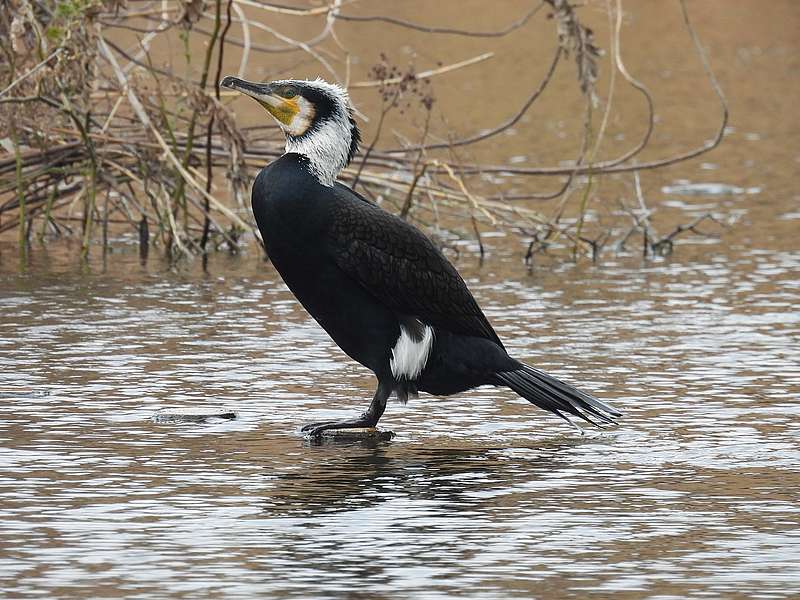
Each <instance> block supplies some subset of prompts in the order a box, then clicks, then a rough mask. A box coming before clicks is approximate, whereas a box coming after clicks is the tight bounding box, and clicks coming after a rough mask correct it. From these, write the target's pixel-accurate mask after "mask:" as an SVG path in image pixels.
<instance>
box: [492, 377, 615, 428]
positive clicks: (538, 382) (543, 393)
mask: <svg viewBox="0 0 800 600" xmlns="http://www.w3.org/2000/svg"><path fill="white" fill-rule="evenodd" d="M495 377H497V379H498V382H499V383H501V384H503V385H506V386H508V387H510V388H511V389H512V390H514V391H515V392H516V393H518V394H519V395H520V396H522V397H523V398H525V399H526V400H527V401H528V402H530V403H532V404H535V405H536V406H538V407H539V408H543V409H545V410H549V411H550V412H552V413H554V414H556V415H558V416H559V417H561V418H562V419H564V420H565V421H566V422H567V423H569V424H570V425H572V426H573V427H576V428H577V429H578V430H579V431H583V430H582V429H581V428H580V427H578V426H577V425H576V424H575V423H574V422H573V421H572V420H571V419H569V417H567V416H566V414H569V415H573V416H575V417H579V418H581V419H583V420H585V421H588V422H589V423H591V424H592V425H595V426H597V427H602V426H603V425H604V424H613V423H615V422H616V421H615V418H617V417H621V416H622V413H621V412H619V411H618V410H616V409H614V408H612V407H611V406H608V405H607V404H604V403H603V402H600V401H599V400H598V399H597V398H593V397H592V396H590V395H589V394H586V393H584V392H582V391H580V390H578V389H576V388H574V387H572V386H571V385H569V384H566V383H564V382H563V381H559V380H558V379H556V378H555V377H553V376H551V375H548V374H547V373H545V372H544V371H540V370H539V369H534V368H533V367H529V366H528V365H522V368H521V369H518V370H516V371H502V372H500V373H497V374H496V375H495ZM564 413H566V414H564Z"/></svg>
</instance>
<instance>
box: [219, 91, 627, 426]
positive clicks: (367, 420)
mask: <svg viewBox="0 0 800 600" xmlns="http://www.w3.org/2000/svg"><path fill="white" fill-rule="evenodd" d="M221 85H222V86H224V87H226V88H230V89H233V90H238V91H239V92H242V93H244V94H247V95H248V96H251V97H252V98H254V99H255V100H256V101H257V102H258V103H259V104H261V105H262V106H263V107H264V108H265V109H266V110H267V111H268V112H269V113H270V114H271V115H272V116H273V117H274V118H275V120H276V121H277V122H278V125H279V126H280V127H281V129H282V130H283V132H284V133H285V134H286V153H285V154H284V155H283V156H281V157H280V158H279V159H278V160H276V161H274V162H272V163H270V164H269V165H267V166H266V167H265V168H264V169H262V171H261V172H260V173H259V174H258V177H257V178H256V180H255V183H254V184H253V194H252V202H253V213H254V215H255V218H256V222H257V223H258V228H259V230H260V231H261V236H262V238H263V240H264V244H265V247H266V251H267V254H268V255H269V258H270V259H271V261H272V263H273V264H274V265H275V268H276V269H277V270H278V272H279V273H280V274H281V277H283V280H284V281H285V282H286V285H288V286H289V289H290V290H291V291H292V293H293V294H294V295H295V296H296V297H297V299H298V300H299V301H300V303H301V304H302V305H303V306H304V307H305V308H306V310H307V311H308V312H309V313H310V314H311V316H312V317H314V319H316V321H317V322H318V323H319V324H320V325H321V326H322V328H323V329H324V330H325V331H326V332H328V334H329V335H330V336H331V338H333V341H335V342H336V343H337V344H338V345H339V347H340V348H341V349H342V350H344V352H345V353H347V355H348V356H350V357H351V358H353V359H355V360H356V361H358V362H359V363H361V364H362V365H364V366H365V367H367V368H368V369H371V370H372V371H373V372H374V373H375V376H376V377H377V379H378V387H377V389H376V391H375V396H374V397H373V399H372V403H371V404H370V405H369V408H368V409H367V411H366V412H365V413H363V414H362V415H361V416H360V417H358V418H355V419H350V420H346V421H333V422H324V423H314V424H312V425H307V426H305V427H303V431H305V432H307V433H309V434H310V435H311V436H318V435H319V434H321V433H322V432H323V431H325V430H328V429H346V428H357V427H374V426H375V425H376V424H377V423H378V420H379V419H380V418H381V415H383V412H384V410H385V408H386V401H387V400H388V398H389V397H390V396H391V395H392V393H394V394H396V395H397V397H398V398H399V399H400V400H401V401H407V400H408V397H409V396H414V397H415V396H416V395H417V392H418V391H423V392H428V393H430V394H436V395H450V394H456V393H458V392H462V391H464V390H468V389H470V388H474V387H477V386H480V385H496V386H506V387H509V388H511V389H512V390H514V391H515V392H516V393H517V394H519V395H520V396H522V397H523V398H525V399H526V400H528V401H530V402H532V403H533V404H535V405H536V406H539V407H541V408H543V409H546V410H549V411H551V412H553V413H555V414H556V415H558V416H559V417H561V418H563V419H565V420H567V421H568V422H570V423H571V421H570V420H569V419H568V418H567V417H566V416H565V415H567V414H569V415H574V416H577V417H581V418H583V419H585V420H586V421H589V422H590V423H594V424H598V423H612V422H613V421H614V418H615V417H618V416H620V413H619V412H617V411H616V410H615V409H613V408H611V407H610V406H608V405H606V404H604V403H602V402H600V401H599V400H597V399H596V398H593V397H592V396H590V395H589V394H586V393H584V392H581V391H580V390H577V389H575V388H574V387H572V386H571V385H568V384H566V383H564V382H562V381H559V380H558V379H556V378H554V377H552V376H550V375H548V374H547V373H544V372H543V371H540V370H539V369H536V368H534V367H531V366H528V365H526V364H523V363H521V362H519V361H517V360H515V359H513V358H511V357H510V356H509V355H508V353H507V352H506V350H505V348H504V347H503V343H502V342H501V341H500V339H499V338H498V337H497V334H496V333H495V331H494V329H492V326H491V324H490V323H489V321H488V320H487V319H486V316H485V315H484V314H483V312H482V311H481V309H480V307H479V306H478V304H477V302H476V301H475V299H474V298H473V297H472V294H471V293H470V291H469V289H467V286H466V284H465V283H464V280H463V279H462V278H461V276H460V275H459V274H458V272H457V271H456V269H455V268H454V267H453V265H451V264H450V262H448V260H447V259H446V258H445V257H444V256H443V255H442V253H441V252H440V251H439V250H438V249H437V248H436V246H435V245H434V244H433V243H432V242H431V241H430V240H429V239H428V238H427V237H426V236H425V235H424V234H423V233H422V232H420V231H419V230H418V229H416V228H415V227H413V226H412V225H410V224H409V223H406V222H405V221H403V220H402V219H400V218H398V217H396V216H394V215H392V214H390V213H388V212H386V211H385V210H383V209H381V208H380V207H379V206H377V205H375V204H373V203H372V202H370V201H369V200H367V199H365V198H363V197H362V196H360V195H359V194H357V193H356V192H355V191H353V190H352V189H350V188H349V187H347V186H345V185H342V184H341V183H339V182H337V181H336V178H337V175H338V174H339V172H340V171H341V170H342V169H343V168H344V167H346V166H347V165H348V163H349V162H350V160H351V159H352V158H353V155H354V154H355V153H356V151H357V149H358V144H359V141H360V135H359V132H358V128H357V127H356V123H355V121H354V120H353V117H352V113H351V107H350V104H349V99H348V96H347V92H346V91H345V90H344V89H342V88H341V87H339V86H338V85H333V84H330V83H327V82H325V81H322V80H320V79H317V80H316V81H300V80H286V81H273V82H270V83H251V82H248V81H244V80H242V79H238V78H236V77H225V79H223V80H222V83H221Z"/></svg>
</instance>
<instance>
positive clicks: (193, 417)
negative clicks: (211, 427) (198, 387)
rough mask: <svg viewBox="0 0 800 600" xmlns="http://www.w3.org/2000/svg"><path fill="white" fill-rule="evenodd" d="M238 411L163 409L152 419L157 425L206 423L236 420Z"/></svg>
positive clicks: (202, 407)
mask: <svg viewBox="0 0 800 600" xmlns="http://www.w3.org/2000/svg"><path fill="white" fill-rule="evenodd" d="M235 418H236V411H234V410H231V409H229V408H220V407H216V408H207V407H204V406H200V407H188V408H163V409H161V410H159V411H158V412H157V413H156V414H154V415H153V416H152V417H151V419H152V420H153V421H154V422H155V423H204V422H206V421H207V420H209V419H235Z"/></svg>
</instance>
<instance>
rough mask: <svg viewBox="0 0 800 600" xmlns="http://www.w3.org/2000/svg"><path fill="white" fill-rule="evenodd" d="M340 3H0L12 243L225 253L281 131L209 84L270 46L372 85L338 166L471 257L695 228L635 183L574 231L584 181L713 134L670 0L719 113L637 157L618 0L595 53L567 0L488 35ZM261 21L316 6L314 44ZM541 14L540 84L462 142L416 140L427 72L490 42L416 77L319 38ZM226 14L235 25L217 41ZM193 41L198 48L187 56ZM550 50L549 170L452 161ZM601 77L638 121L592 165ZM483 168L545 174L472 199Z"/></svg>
mask: <svg viewBox="0 0 800 600" xmlns="http://www.w3.org/2000/svg"><path fill="white" fill-rule="evenodd" d="M352 4H353V1H350V2H347V1H342V0H330V2H329V3H327V4H324V5H313V6H310V7H306V8H288V7H285V6H281V5H277V4H271V3H266V2H256V1H254V0H159V1H136V0H67V1H55V0H8V1H7V2H5V3H4V7H3V9H2V11H0V50H1V51H2V54H1V56H2V62H0V143H2V150H0V234H2V233H3V232H8V231H12V230H16V231H17V232H18V239H19V244H20V246H21V247H23V248H25V247H27V245H28V244H30V243H31V240H33V239H38V240H39V241H41V242H45V241H46V240H48V239H51V238H53V237H58V236H63V235H74V236H79V237H80V239H81V247H82V255H83V256H84V257H86V256H88V254H89V252H90V249H91V248H92V247H99V246H102V248H103V249H105V248H106V246H107V244H108V239H109V230H110V229H112V230H114V231H120V230H125V229H128V230H131V231H134V232H136V234H137V235H138V239H139V243H140V245H141V250H142V252H146V251H147V248H148V247H149V245H151V244H158V245H159V246H161V247H163V248H164V249H165V250H166V252H168V253H169V255H170V256H172V257H173V258H174V259H176V260H177V259H179V258H180V257H186V256H191V255H197V254H205V253H207V252H209V251H211V250H216V249H219V248H228V249H230V250H231V251H235V250H237V249H238V248H240V247H241V245H242V244H244V243H246V241H247V240H251V239H253V237H255V238H256V239H257V237H258V232H257V231H256V230H255V228H254V226H253V222H252V218H251V215H250V211H249V208H248V202H247V197H248V193H249V184H250V181H251V178H252V176H253V175H254V174H255V173H256V172H257V169H259V168H260V167H261V166H262V165H263V164H264V162H265V161H266V160H268V159H270V158H272V157H276V156H279V155H280V154H281V153H282V146H283V141H282V139H281V136H280V135H277V132H276V130H275V128H273V127H267V128H265V127H249V128H247V127H238V126H237V125H236V123H235V122H234V119H233V116H232V114H231V112H230V110H229V108H228V107H227V106H226V102H225V101H224V100H225V99H224V98H223V96H222V94H221V91H220V88H219V81H220V79H221V77H222V75H224V74H226V73H224V72H223V63H224V61H225V60H226V59H228V60H231V57H236V58H237V59H238V63H239V67H238V73H239V75H240V76H246V73H247V71H248V63H249V62H250V61H252V60H253V57H254V56H256V55H258V54H259V53H267V54H268V53H271V52H295V53H298V54H300V55H305V56H306V57H308V58H309V59H310V60H312V61H314V62H315V63H317V65H318V67H319V72H320V74H321V75H322V76H323V77H325V78H327V79H331V80H338V81H339V82H340V83H342V84H343V85H346V86H349V87H351V88H359V87H368V88H369V87H372V88H374V89H375V90H376V91H377V93H379V94H380V99H381V101H382V110H381V113H380V114H378V115H372V117H373V119H377V126H376V133H375V135H374V136H373V137H372V139H368V140H367V142H366V143H365V144H364V147H363V148H362V151H361V154H360V155H359V156H357V157H356V159H355V161H354V162H353V163H352V164H351V165H350V167H349V168H348V169H347V170H346V171H345V172H344V173H343V179H344V180H345V182H346V183H348V184H350V185H352V186H354V187H357V188H359V191H361V192H362V193H364V194H366V195H368V196H369V197H371V198H373V199H375V200H376V201H379V202H381V203H382V204H383V205H384V206H385V207H386V208H387V209H389V210H393V211H395V212H397V213H398V214H399V215H401V216H402V217H403V218H405V219H411V220H413V221H415V222H417V223H418V224H421V225H433V224H436V225H437V226H439V227H445V228H446V226H447V225H446V223H459V224H460V225H461V227H460V230H461V231H468V232H471V233H470V235H472V234H474V236H475V238H476V240H477V241H478V246H479V248H480V250H481V252H483V244H482V242H481V231H482V230H483V231H486V230H487V229H492V230H503V231H506V232H508V233H510V234H513V235H516V236H518V237H520V238H521V239H523V240H524V241H525V242H526V243H527V245H528V257H530V256H532V255H533V254H535V253H536V252H538V251H541V250H542V249H545V248H547V247H548V246H549V245H551V244H552V243H553V242H554V241H555V240H561V241H562V242H566V243H567V245H568V246H569V247H571V248H572V250H573V253H574V254H576V255H577V254H589V255H592V256H595V255H596V254H597V253H598V252H599V251H600V249H601V248H602V247H603V246H604V245H607V243H608V242H609V240H611V238H612V237H613V236H614V235H616V236H617V239H616V242H617V245H618V246H619V245H620V244H624V242H625V241H626V240H627V239H629V238H630V237H631V236H632V235H633V234H634V233H636V232H639V233H641V235H642V240H643V250H644V252H645V253H647V252H659V251H662V252H663V251H667V250H669V249H671V247H672V240H673V239H674V237H675V236H676V235H678V234H679V233H681V232H682V231H684V230H686V229H688V228H693V227H694V226H695V225H696V223H694V224H690V225H688V226H684V227H683V228H682V229H680V230H679V231H676V232H673V233H672V234H670V235H669V236H667V237H659V236H656V235H655V234H653V233H652V232H653V229H652V227H651V225H650V223H649V219H648V215H649V212H648V210H647V207H646V206H645V204H644V199H643V198H642V197H641V195H638V204H637V205H636V206H632V207H630V208H629V209H626V211H627V216H626V217H624V218H626V219H627V223H628V225H627V226H625V227H618V228H616V229H614V231H613V232H612V231H607V232H603V233H602V234H601V235H600V237H596V238H594V239H590V238H588V237H587V236H586V234H585V228H584V225H585V219H584V216H585V214H586V208H587V198H588V195H589V190H590V189H591V186H592V182H593V180H594V179H596V178H598V177H601V176H604V175H607V174H610V173H621V172H630V173H633V174H637V173H638V172H639V171H641V170H644V169H657V168H660V167H663V166H667V165H671V164H675V163H677V162H680V161H684V160H688V159H691V158H694V157H696V156H698V155H700V154H702V153H704V152H707V151H708V150H710V149H712V148H714V147H715V146H717V145H718V144H719V143H720V141H721V139H722V135H723V130H724V128H725V125H726V122H727V107H726V104H725V100H724V97H723V96H722V92H721V91H720V89H719V86H718V85H717V83H716V81H715V79H714V76H713V74H712V72H711V70H710V67H709V65H708V62H707V59H706V56H705V54H704V51H703V50H702V47H701V45H700V43H699V41H698V39H697V36H696V34H695V32H694V30H693V29H692V27H691V23H690V20H689V16H688V14H687V12H686V7H685V5H684V3H683V0H679V5H680V8H681V10H682V11H683V15H684V19H685V25H686V27H687V28H688V30H689V32H690V34H691V36H692V39H693V41H694V43H695V47H696V50H697V52H698V54H699V56H700V58H701V60H702V63H703V66H704V68H705V70H706V72H707V74H708V76H709V79H710V82H711V85H712V86H713V88H714V90H715V91H716V93H717V95H718V96H719V99H720V102H721V104H722V119H721V123H720V126H719V130H718V134H717V136H716V137H715V138H714V139H713V140H711V141H709V142H706V143H705V144H703V145H702V146H700V147H698V148H694V149H691V150H688V151H686V152H683V153H681V154H679V155H677V156H672V157H669V158H666V159H663V160H658V161H651V162H639V161H637V160H636V157H637V156H638V155H639V154H640V153H641V151H642V150H643V149H644V148H646V147H647V146H648V144H649V142H650V137H651V133H652V131H653V124H654V104H653V99H652V96H651V94H650V92H649V91H648V89H647V88H646V87H645V86H644V85H643V84H642V83H641V82H639V81H637V80H636V79H635V78H634V77H633V76H631V75H630V74H629V73H628V71H627V69H626V68H625V65H624V62H623V59H622V56H621V53H620V49H619V34H620V28H621V23H622V14H623V7H622V0H607V1H606V2H605V4H604V5H603V6H604V8H605V9H606V10H607V13H608V18H609V21H610V23H611V28H610V29H611V31H612V36H611V38H610V40H609V42H610V47H609V48H608V49H607V52H605V53H604V52H603V51H602V50H600V48H599V47H598V46H597V43H596V41H595V40H594V37H593V32H592V31H591V30H590V29H589V28H588V27H586V26H585V25H584V24H583V23H582V21H581V19H580V15H579V10H580V9H579V8H577V7H576V6H575V5H573V4H570V3H569V2H568V1H567V0H543V1H541V2H533V3H532V6H531V8H530V10H529V11H528V12H527V13H525V14H524V15H522V16H520V17H519V18H518V19H516V20H515V21H513V22H512V23H511V24H510V25H509V26H508V27H506V28H505V29H503V30H500V31H464V30H458V29H451V28H446V27H431V26H426V25H420V24H417V23H412V22H408V21H404V20H401V19H398V18H395V17H393V16H391V15H374V16H363V15H357V14H350V5H352ZM245 9H247V12H245ZM276 16H281V17H282V18H285V17H293V18H297V19H304V18H315V19H319V20H321V22H322V23H323V26H322V30H321V31H320V33H319V34H318V35H316V36H315V37H314V38H313V39H310V40H305V41H300V40H296V39H293V38H292V37H290V36H289V35H287V34H285V33H284V32H282V31H280V30H279V29H277V28H275V27H273V26H272V25H271V22H272V18H273V17H276ZM544 16H547V17H549V18H551V20H552V22H553V24H554V28H555V32H554V36H553V55H552V58H551V60H550V63H549V67H548V69H547V71H546V73H545V75H544V77H543V79H542V80H541V81H540V82H539V83H538V84H537V85H536V86H535V87H534V89H533V90H532V91H531V93H530V95H529V96H528V97H527V98H525V99H524V100H523V101H522V102H521V105H520V108H519V110H518V111H517V112H516V113H515V114H512V115H508V116H506V117H504V118H503V119H502V120H500V121H499V122H498V123H497V124H496V125H495V126H494V127H491V128H489V129H488V130H484V131H481V132H480V133H476V134H473V135H468V136H465V137H461V138H458V137H452V136H451V137H450V138H449V139H441V138H437V139H433V140H432V139H431V138H432V136H431V135H430V123H431V118H430V115H431V111H432V109H433V106H434V105H435V96H434V94H433V93H432V91H431V87H432V86H431V85H430V83H429V82H430V81H431V80H432V79H434V78H436V77H438V76H439V75H441V74H443V73H447V72H449V71H452V70H455V69H462V68H480V66H479V65H480V63H482V62H483V61H486V60H488V59H489V58H490V57H491V54H490V53H485V54H482V55H479V56H476V57H474V58H472V59H469V60H466V61H461V62H454V63H450V64H440V65H439V66H437V67H436V68H434V69H430V70H427V71H421V72H416V71H415V70H414V69H412V68H403V69H401V68H399V67H397V66H396V65H392V64H391V63H390V62H389V60H388V59H387V57H386V56H383V55H382V56H381V58H380V61H379V62H378V64H376V65H375V66H374V67H373V68H372V69H371V71H370V79H369V80H367V81H363V82H352V81H350V80H349V65H350V59H351V56H350V54H349V52H348V51H347V49H346V48H344V47H343V46H342V44H341V42H340V41H339V40H338V38H337V36H336V27H337V24H338V23H340V22H359V21H380V22H383V23H385V24H386V26H387V27H388V26H391V27H402V28H408V29H413V30H416V31H420V32H424V33H426V34H428V35H431V36H436V35H457V36H472V37H502V36H505V35H508V34H509V33H510V32H512V31H514V30H517V29H519V28H522V27H525V26H526V24H527V23H529V22H530V21H531V19H534V18H544ZM234 25H235V26H236V29H235V32H241V33H237V35H238V36H239V37H235V36H234V31H232V29H233V26H234ZM121 32H123V33H124V32H127V33H133V34H134V35H135V37H136V43H135V44H133V45H132V46H131V45H130V44H123V43H121V42H120V41H119V36H120V33H121ZM253 32H260V33H267V34H269V35H270V36H272V37H273V38H275V39H277V40H278V42H279V45H277V46H265V45H259V44H256V43H254V42H253V41H252V38H253ZM170 35H171V36H176V37H177V39H179V40H180V42H181V44H182V47H183V49H184V57H183V60H184V63H185V64H184V65H183V67H184V70H185V73H179V72H177V70H172V69H165V68H163V67H162V66H160V65H157V64H155V62H154V61H153V59H152V56H151V51H150V50H151V47H152V45H153V44H154V43H155V42H156V41H157V40H158V39H159V38H160V37H162V36H170ZM326 40H327V41H331V40H333V42H334V47H338V48H339V52H338V54H337V53H334V52H331V51H330V50H326V51H325V52H323V51H322V50H321V49H320V44H321V43H322V42H324V41H326ZM197 48H202V52H201V53H200V55H198V53H197V52H196V49H197ZM606 58H607V60H606ZM565 59H569V60H570V61H572V62H573V63H574V67H573V68H574V69H575V70H576V72H577V81H578V85H577V86H576V92H575V93H576V94H580V95H582V96H583V98H584V101H585V106H586V109H585V113H584V116H583V120H584V127H583V132H584V134H583V135H584V137H583V140H582V143H581V144H580V152H579V154H578V156H576V157H574V158H573V159H572V160H570V161H568V163H561V165H560V166H557V167H546V166H540V167H531V166H519V165H513V164H469V163H467V162H464V161H463V160H461V159H460V154H459V149H460V148H463V147H464V146H470V145H473V144H480V143H482V142H484V141H486V140H489V139H491V138H493V137H495V136H498V135H500V134H502V133H503V132H505V131H506V130H508V129H510V128H512V127H514V126H517V125H518V124H519V123H520V121H521V119H522V117H523V115H525V113H526V112H527V111H528V110H529V109H530V107H531V106H532V105H533V104H534V103H535V102H536V101H537V99H538V98H539V97H540V96H541V95H542V93H543V91H544V90H545V89H546V88H547V87H548V84H549V83H550V81H551V80H552V77H553V74H554V73H555V71H556V69H557V68H559V66H560V65H561V64H562V63H564V62H565ZM601 66H602V67H603V68H607V69H610V70H611V73H612V75H611V87H610V89H609V91H608V93H607V94H606V97H605V99H604V100H602V101H601V99H600V94H599V92H598V91H597V89H596V83H597V77H598V72H599V69H600V68H601ZM343 67H344V68H347V73H348V75H347V76H346V77H344V78H342V77H341V76H340V75H339V70H341V69H342V68H343ZM187 74H188V75H187ZM617 74H618V75H619V76H620V77H621V78H622V79H623V80H624V82H625V83H626V84H627V85H630V86H633V88H635V89H636V90H638V92H639V93H640V94H641V95H642V98H643V99H644V101H645V102H646V104H647V106H648V113H649V117H648V124H647V127H646V131H645V134H644V136H643V137H642V139H641V140H640V141H639V142H638V143H637V144H636V145H635V146H634V147H633V148H631V149H630V150H628V151H627V152H625V153H624V154H623V155H621V156H619V157H616V158H614V159H610V160H608V159H606V160H597V156H596V154H597V149H598V147H599V146H600V141H601V140H602V139H603V136H604V134H605V131H606V126H607V123H608V118H609V114H610V112H611V110H612V97H613V90H614V85H615V81H616V76H617ZM598 107H599V108H598ZM392 110H400V111H414V112H415V113H416V114H418V115H421V117H422V118H421V119H418V120H419V121H420V122H422V123H424V125H423V126H421V128H420V131H419V136H418V138H417V139H416V141H413V140H410V139H409V140H405V142H404V143H403V144H402V145H401V146H400V147H397V148H386V147H384V146H383V145H382V141H383V138H382V137H381V132H382V125H383V122H384V117H385V116H386V115H387V114H388V113H389V112H390V111H392ZM593 110H595V111H598V110H599V111H600V114H602V118H601V120H600V125H599V126H597V127H595V126H593V125H592V120H591V114H592V111H593ZM490 174H497V175H513V176H519V177H529V178H556V179H555V180H556V181H557V182H558V184H557V185H556V186H555V189H553V190H552V191H551V192H549V193H546V194H542V193H532V192H531V193H524V194H518V193H517V194H508V193H503V191H502V189H500V190H499V192H498V191H495V192H493V193H489V194H485V193H482V192H483V188H482V187H481V186H480V185H479V180H480V177H485V176H487V175H490ZM527 200H551V201H553V203H554V204H553V209H552V210H551V211H550V212H549V213H548V214H545V212H543V211H542V210H541V203H537V204H530V203H528V204H526V201H527ZM569 202H572V203H573V206H574V205H575V204H577V217H574V218H569V219H568V218H566V217H565V207H566V206H567V204H568V203H569ZM464 225H466V227H465V226H464Z"/></svg>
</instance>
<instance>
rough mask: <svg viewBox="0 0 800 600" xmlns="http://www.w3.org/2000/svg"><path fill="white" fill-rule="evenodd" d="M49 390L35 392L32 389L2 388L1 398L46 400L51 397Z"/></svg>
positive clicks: (0, 390)
mask: <svg viewBox="0 0 800 600" xmlns="http://www.w3.org/2000/svg"><path fill="white" fill-rule="evenodd" d="M49 395H50V391H49V390H34V389H31V388H17V387H0V398H2V399H6V398H44V397H45V396H49Z"/></svg>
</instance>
